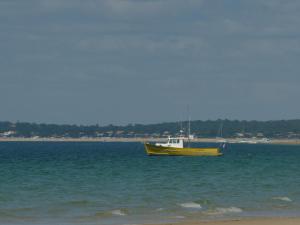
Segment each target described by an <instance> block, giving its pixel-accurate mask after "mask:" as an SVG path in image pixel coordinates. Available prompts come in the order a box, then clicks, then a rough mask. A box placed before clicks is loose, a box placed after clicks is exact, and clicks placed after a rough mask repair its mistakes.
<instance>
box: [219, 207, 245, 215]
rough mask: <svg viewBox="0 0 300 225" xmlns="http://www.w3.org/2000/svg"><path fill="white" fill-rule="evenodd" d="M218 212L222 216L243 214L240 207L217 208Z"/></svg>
mask: <svg viewBox="0 0 300 225" xmlns="http://www.w3.org/2000/svg"><path fill="white" fill-rule="evenodd" d="M216 211H217V212H218V213H220V214H226V213H241V212H243V210H242V209H240V208H238V207H228V208H216Z"/></svg>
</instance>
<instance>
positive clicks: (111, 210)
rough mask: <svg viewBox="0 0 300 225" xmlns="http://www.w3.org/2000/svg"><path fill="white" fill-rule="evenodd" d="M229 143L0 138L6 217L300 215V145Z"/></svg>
mask: <svg viewBox="0 0 300 225" xmlns="http://www.w3.org/2000/svg"><path fill="white" fill-rule="evenodd" d="M193 145H194V146H195V147H196V146H197V147H203V146H215V145H216V144H213V143H202V144H200V143H199V144H198V143H197V144H196V143H194V144H193ZM223 153H224V154H223V156H221V157H181V156H178V157H177V156H176V157H154V156H151V157H149V156H147V155H146V153H145V150H144V146H143V144H142V143H107V142H1V143H0V224H1V225H2V224H5V225H15V224H16V225H19V224H22V225H29V224H30V225H44V224H45V225H49V224H52V225H53V224H55V225H79V224H80V225H81V224H82V225H96V224H100V225H130V224H131V225H133V224H160V223H166V222H170V223H173V222H174V223H176V222H184V221H187V220H193V221H210V220H227V219H229V220H231V219H243V218H253V217H254V218H256V217H297V216H300V146H296V145H271V144H228V145H227V147H226V149H224V150H223Z"/></svg>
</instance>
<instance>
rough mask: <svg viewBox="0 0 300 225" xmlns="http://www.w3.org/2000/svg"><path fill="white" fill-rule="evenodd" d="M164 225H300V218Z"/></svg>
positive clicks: (191, 222) (172, 224)
mask: <svg viewBox="0 0 300 225" xmlns="http://www.w3.org/2000/svg"><path fill="white" fill-rule="evenodd" d="M162 225H300V218H271V219H241V220H228V221H207V222H206V221H205V222H203V221H201V222H200V221H199V222H196V221H190V222H182V223H178V224H177V223H169V224H162Z"/></svg>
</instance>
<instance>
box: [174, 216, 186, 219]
mask: <svg viewBox="0 0 300 225" xmlns="http://www.w3.org/2000/svg"><path fill="white" fill-rule="evenodd" d="M174 218H176V219H184V218H185V216H175V217H174Z"/></svg>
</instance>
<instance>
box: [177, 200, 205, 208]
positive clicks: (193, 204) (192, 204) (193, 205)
mask: <svg viewBox="0 0 300 225" xmlns="http://www.w3.org/2000/svg"><path fill="white" fill-rule="evenodd" d="M179 205H180V206H181V207H183V208H190V209H202V206H201V205H200V204H199V203H196V202H186V203H181V204H179Z"/></svg>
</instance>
